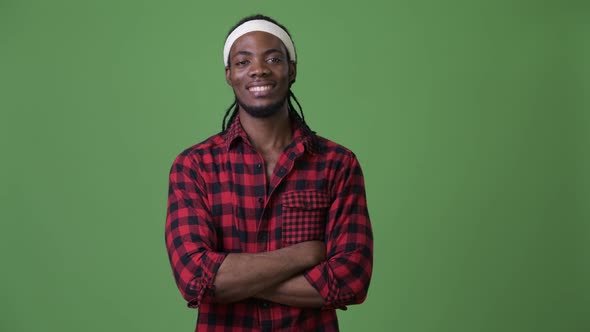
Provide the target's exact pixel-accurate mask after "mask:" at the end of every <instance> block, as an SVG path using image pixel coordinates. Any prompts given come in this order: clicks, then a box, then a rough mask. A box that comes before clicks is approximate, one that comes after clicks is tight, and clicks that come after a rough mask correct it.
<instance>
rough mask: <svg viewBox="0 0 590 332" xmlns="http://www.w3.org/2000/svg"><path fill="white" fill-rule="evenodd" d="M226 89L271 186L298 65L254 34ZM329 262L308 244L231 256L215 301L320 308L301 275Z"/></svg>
mask: <svg viewBox="0 0 590 332" xmlns="http://www.w3.org/2000/svg"><path fill="white" fill-rule="evenodd" d="M229 61H230V66H229V67H226V68H225V76H226V80H227V83H228V84H229V85H230V86H231V87H232V89H233V90H234V93H235V95H236V97H237V98H238V100H239V116H240V122H241V124H242V127H243V128H244V130H245V131H246V133H247V134H248V138H249V140H250V142H251V144H252V145H253V146H254V148H255V149H256V150H257V151H258V152H259V153H260V155H261V157H262V159H263V160H264V164H265V168H266V174H267V181H268V179H270V178H271V177H272V174H273V172H274V167H275V165H276V163H277V161H278V159H279V157H280V156H281V154H282V152H283V150H284V148H285V147H286V146H287V145H288V144H289V143H290V142H291V139H292V131H291V127H290V121H289V113H288V108H287V97H288V91H289V86H290V84H291V83H292V82H293V81H294V80H295V77H296V66H295V63H294V62H290V61H288V59H287V50H286V49H285V46H284V45H283V43H282V42H281V41H280V39H278V38H277V37H275V36H273V35H271V34H268V33H265V32H258V31H257V32H250V33H247V34H245V35H243V36H241V37H240V38H238V39H237V40H236V41H235V43H234V44H233V46H232V48H231V50H230V56H229ZM325 259H326V246H325V244H324V243H323V242H321V241H306V242H301V243H297V244H295V245H292V246H289V247H285V248H281V249H278V250H274V251H268V252H262V253H231V254H229V255H227V257H226V258H225V260H224V261H223V263H222V264H221V266H220V268H219V270H218V271H217V275H216V277H215V281H214V284H215V287H216V288H215V289H216V291H215V301H217V302H220V303H230V302H235V301H240V300H243V299H246V298H249V297H257V298H261V299H265V300H269V301H273V302H277V303H282V304H285V305H289V306H295V307H314V308H318V307H321V306H322V305H323V303H324V300H323V298H322V297H321V296H320V294H319V293H318V292H317V291H316V289H315V288H313V286H311V284H309V282H308V281H307V279H305V277H304V276H303V275H302V272H303V271H305V270H306V269H309V268H311V267H313V266H315V265H317V264H319V263H321V262H323V261H324V260H325Z"/></svg>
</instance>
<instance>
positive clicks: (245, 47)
mask: <svg viewBox="0 0 590 332" xmlns="http://www.w3.org/2000/svg"><path fill="white" fill-rule="evenodd" d="M270 49H276V50H279V51H280V52H283V53H284V54H287V49H286V47H285V45H283V42H282V41H281V40H280V39H279V38H278V37H276V36H275V35H273V34H270V33H268V32H263V31H252V32H248V33H246V34H244V35H243V36H240V38H238V39H236V41H235V42H234V43H233V45H232V47H231V48H230V51H229V56H230V57H232V56H233V55H234V54H235V53H237V52H248V53H261V52H265V51H268V50H270Z"/></svg>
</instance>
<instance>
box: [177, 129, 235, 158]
mask: <svg viewBox="0 0 590 332" xmlns="http://www.w3.org/2000/svg"><path fill="white" fill-rule="evenodd" d="M225 143H226V141H225V138H224V136H223V133H217V134H215V135H213V136H210V137H208V138H207V139H205V140H203V141H201V142H199V143H196V144H193V145H192V146H189V147H188V148H185V149H184V150H182V152H180V153H179V154H178V155H177V157H176V159H175V162H179V161H180V160H185V159H187V158H188V159H189V160H195V159H199V160H203V159H209V158H213V157H214V156H215V155H218V154H220V153H223V151H225V150H226V144H225Z"/></svg>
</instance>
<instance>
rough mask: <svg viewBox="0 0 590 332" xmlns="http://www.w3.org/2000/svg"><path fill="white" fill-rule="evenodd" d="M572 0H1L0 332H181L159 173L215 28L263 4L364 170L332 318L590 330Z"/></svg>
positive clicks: (588, 241) (220, 101)
mask: <svg viewBox="0 0 590 332" xmlns="http://www.w3.org/2000/svg"><path fill="white" fill-rule="evenodd" d="M589 8H590V4H588V2H587V1H518V0H513V1H456V0H452V1H438V0H413V1H410V0H406V1H360V2H359V1H307V2H304V1H290V2H289V1H229V0H227V1H219V2H215V3H214V2H212V1H201V2H199V1H180V0H173V1H115V0H103V1H98V0H97V1H74V0H71V1H65V0H56V1H17V0H0V144H1V146H0V147H1V158H2V159H1V161H2V162H1V167H2V169H1V172H0V180H1V182H0V183H1V186H0V187H1V188H0V195H1V196H0V204H1V218H2V220H1V224H0V227H1V229H0V255H1V256H0V268H1V271H0V330H1V331H7V332H12V331H192V330H193V328H194V323H195V317H196V311H194V310H191V309H188V308H186V306H185V303H184V301H183V300H182V298H181V297H180V294H179V293H178V291H177V289H176V286H175V285H174V282H173V278H172V274H171V271H170V267H169V265H168V260H167V256H166V252H165V247H164V235H163V231H164V220H165V208H166V194H167V175H168V171H169V167H170V165H171V163H172V160H173V159H174V157H175V156H176V155H177V154H178V153H179V152H180V151H182V150H183V149H184V148H186V147H188V146H190V145H192V144H194V143H197V142H199V141H202V140H204V139H205V138H207V137H208V136H210V135H212V134H214V133H216V132H217V131H218V129H219V127H220V125H221V119H222V117H223V112H224V111H225V109H226V108H227V106H229V104H230V102H231V100H232V98H233V96H232V92H231V90H230V88H229V87H228V86H227V85H226V83H225V80H224V75H223V72H224V70H223V65H222V44H223V41H224V38H225V35H226V33H227V31H228V29H229V28H230V27H231V26H232V25H233V24H234V23H235V22H236V21H237V20H239V19H240V18H241V17H243V16H246V15H249V14H253V13H256V12H262V13H265V14H267V15H270V16H273V17H275V18H276V19H277V20H279V22H282V23H283V24H285V25H286V26H287V27H288V28H289V29H290V30H291V32H292V34H293V38H294V41H295V44H296V47H297V50H298V54H299V73H298V79H297V83H296V84H295V86H294V91H295V93H296V94H297V96H298V97H299V99H300V101H301V103H302V105H303V107H304V111H305V114H306V119H307V120H308V123H309V124H310V126H311V127H312V128H313V129H314V130H316V131H317V132H318V133H320V134H321V135H323V136H325V137H328V138H331V139H333V140H335V141H337V142H339V143H341V144H343V145H345V146H347V147H349V148H351V149H352V150H353V151H355V152H356V154H357V156H358V158H359V160H360V161H361V164H362V166H363V170H364V172H365V180H366V184H367V192H368V203H369V209H370V214H371V217H372V222H373V227H374V232H375V241H376V242H375V266H374V275H373V281H372V285H371V289H370V291H369V296H368V298H367V300H366V302H365V303H364V304H362V305H360V306H351V307H349V310H348V311H345V312H339V317H340V321H341V327H342V330H343V331H360V330H361V329H362V330H364V331H410V332H414V331H416V332H418V331H449V332H450V331H454V332H455V331H490V332H491V331H535V332H538V331H590V285H589V282H590V261H589V259H590V227H589V226H590V222H589V220H590V209H589V206H590V176H589V171H588V170H589V167H590V154H589V152H588V150H589V148H590V116H589V111H590V97H589V95H590V37H589V36H590V11H589Z"/></svg>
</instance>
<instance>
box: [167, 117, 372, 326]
mask: <svg viewBox="0 0 590 332" xmlns="http://www.w3.org/2000/svg"><path fill="white" fill-rule="evenodd" d="M293 127H294V131H293V140H292V142H291V144H289V145H288V146H287V147H286V148H285V150H284V152H283V154H282V155H281V157H280V159H279V161H278V162H277V164H276V166H275V170H274V174H273V175H272V178H271V179H270V181H269V183H267V179H266V175H265V170H264V167H263V159H262V157H261V156H260V154H258V152H256V150H254V148H253V147H252V146H251V145H250V143H249V141H248V138H247V136H246V133H245V132H244V130H243V128H242V126H241V124H240V122H239V117H236V119H235V121H233V122H232V124H231V125H230V128H228V130H227V131H225V132H222V133H220V134H217V135H215V136H212V137H210V138H209V139H207V140H206V141H204V142H202V143H199V144H197V145H194V146H192V147H190V148H188V149H187V150H185V151H184V152H182V153H181V154H180V155H179V156H178V157H177V158H176V159H175V160H174V163H173V165H172V168H171V170H170V187H169V196H168V213H167V219H166V230H165V235H166V246H167V250H168V255H169V258H170V263H171V265H172V270H173V274H174V277H175V279H176V283H177V285H178V288H179V289H180V292H181V293H182V295H183V297H184V298H185V299H186V300H187V301H188V306H189V307H193V308H196V307H198V319H197V327H196V331H337V330H338V321H337V317H336V311H335V309H337V308H340V309H345V308H346V307H345V306H346V305H348V304H356V303H361V302H362V301H364V299H365V297H366V294H367V289H368V287H369V282H370V279H371V272H372V264H373V235H372V230H371V224H370V221H369V216H368V211H367V205H366V199H365V187H364V180H363V175H362V172H361V167H360V165H359V163H358V161H357V159H356V157H355V155H354V154H353V153H352V152H351V151H350V150H348V149H346V148H344V147H342V146H340V145H338V144H336V143H334V142H331V141H329V140H327V139H324V138H322V137H320V136H317V135H316V134H315V133H313V132H311V131H310V130H309V128H308V127H307V126H306V125H305V124H302V123H300V121H297V120H294V121H293ZM308 240H322V241H324V242H325V243H326V247H327V259H326V261H325V262H323V263H321V264H319V265H317V266H315V267H313V268H311V269H309V270H307V271H305V272H304V276H305V278H306V279H307V281H308V282H309V283H310V284H311V285H312V286H313V287H314V288H315V289H316V290H317V291H318V292H319V294H321V296H322V297H323V298H324V301H325V306H324V307H323V308H320V309H318V308H294V307H289V306H285V305H282V304H278V303H273V302H268V301H263V300H260V299H254V298H251V299H246V300H243V301H239V302H235V303H230V304H218V303H213V301H212V297H213V296H214V292H213V289H214V286H213V281H214V278H215V274H216V272H217V270H218V268H219V266H220V265H221V263H222V262H223V260H224V258H225V257H226V255H227V254H229V253H235V252H244V253H255V252H264V251H271V250H276V249H280V248H282V247H285V246H289V245H292V244H294V243H298V242H301V241H308Z"/></svg>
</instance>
